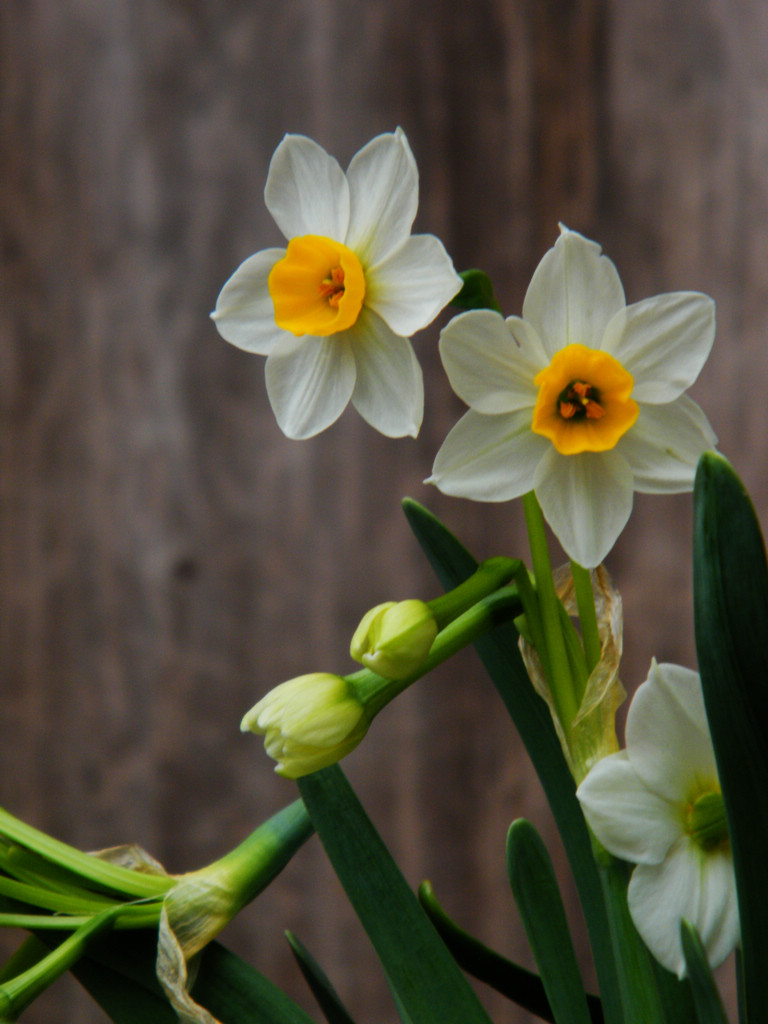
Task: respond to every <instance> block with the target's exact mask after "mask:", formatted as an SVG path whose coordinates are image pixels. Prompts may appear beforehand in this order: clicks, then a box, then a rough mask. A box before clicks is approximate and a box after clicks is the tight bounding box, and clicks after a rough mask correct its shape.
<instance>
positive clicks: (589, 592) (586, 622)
mask: <svg viewBox="0 0 768 1024" xmlns="http://www.w3.org/2000/svg"><path fill="white" fill-rule="evenodd" d="M571 572H572V574H573V586H574V590H575V592H576V604H577V606H578V609H579V624H580V625H581V640H582V643H583V644H584V653H585V654H586V656H587V667H588V669H589V671H590V672H591V671H592V669H593V668H594V667H595V665H597V664H598V663H599V661H600V653H601V646H602V645H601V643H600V633H599V631H598V628H597V612H596V610H595V592H594V590H593V589H592V573H591V572H590V571H589V569H585V568H584V567H583V566H581V565H579V563H578V562H574V561H573V560H571Z"/></svg>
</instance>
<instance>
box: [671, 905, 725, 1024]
mask: <svg viewBox="0 0 768 1024" xmlns="http://www.w3.org/2000/svg"><path fill="white" fill-rule="evenodd" d="M680 938H681V940H682V944H683V956H684V957H685V969H686V972H687V974H688V977H689V979H690V982H691V988H692V990H693V1000H694V1003H695V1005H696V1017H697V1020H698V1022H699V1024H728V1018H727V1017H726V1016H725V1010H724V1009H723V1004H722V1002H721V1001H720V994H719V993H718V991H717V985H716V984H715V979H714V978H713V977H712V970H711V968H710V966H709V962H708V961H707V954H706V953H705V952H704V947H703V946H702V944H701V939H700V938H699V933H698V932H697V931H696V929H695V928H694V927H693V925H692V924H690V922H688V921H681V923H680Z"/></svg>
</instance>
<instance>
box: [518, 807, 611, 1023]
mask: <svg viewBox="0 0 768 1024" xmlns="http://www.w3.org/2000/svg"><path fill="white" fill-rule="evenodd" d="M507 871H508V873H509V882H510V885H511V886H512V892H513V893H514V895H515V902H516V903H517V907H518V910H519V911H520V917H521V918H522V920H523V925H524V927H525V933H526V935H527V936H528V941H529V942H530V944H531V949H532V951H533V955H534V957H535V959H536V963H537V964H538V967H539V972H540V974H541V981H542V984H543V985H544V990H545V992H546V993H547V998H548V1000H549V1005H550V1006H551V1007H552V1013H553V1015H554V1019H555V1021H556V1022H557V1024H591V1020H592V1018H591V1016H590V1013H589V1008H588V1006H587V997H586V993H585V992H584V984H583V982H582V980H581V972H580V971H579V965H578V963H577V962H576V953H575V951H574V948H573V941H572V939H571V933H570V931H569V929H568V921H567V920H566V917H565V908H564V907H563V901H562V899H561V897H560V889H559V887H558V884H557V879H556V877H555V871H554V868H553V867H552V861H551V860H550V859H549V854H548V853H547V849H546V847H545V846H544V842H543V840H542V838H541V836H540V835H539V833H538V832H537V831H536V829H535V828H534V827H533V825H531V823H530V822H529V821H526V820H525V819H524V818H520V819H519V820H518V821H515V822H513V823H512V825H510V828H509V832H508V834H507Z"/></svg>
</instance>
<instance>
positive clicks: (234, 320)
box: [211, 249, 285, 356]
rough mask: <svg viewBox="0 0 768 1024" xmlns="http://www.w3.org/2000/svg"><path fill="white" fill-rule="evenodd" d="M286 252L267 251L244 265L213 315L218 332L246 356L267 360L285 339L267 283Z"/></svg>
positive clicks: (220, 299) (234, 275) (257, 254)
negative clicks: (276, 344)
mask: <svg viewBox="0 0 768 1024" xmlns="http://www.w3.org/2000/svg"><path fill="white" fill-rule="evenodd" d="M283 256H285V249H264V250H262V251H261V252H257V253H256V254H255V255H253V256H249V257H248V259H247V260H246V261H245V262H244V263H241V264H240V266H239V267H238V268H237V270H236V271H235V272H234V274H233V275H232V277H230V279H229V280H228V281H227V283H226V284H225V285H224V287H223V288H222V289H221V292H220V293H219V297H218V299H217V300H216V309H215V310H214V311H213V313H211V317H212V319H213V322H214V323H215V324H216V330H217V331H218V332H219V334H220V335H221V336H222V338H225V339H226V340H227V341H229V342H231V343H232V344H233V345H237V347H238V348H243V349H245V350H246V352H255V353H256V354H257V355H260V356H266V355H269V353H270V352H271V350H272V346H273V345H274V344H275V342H277V341H279V339H280V338H282V337H284V336H285V331H283V330H282V329H281V328H280V327H278V326H277V324H276V323H275V307H274V304H273V302H272V296H271V295H270V294H269V287H268V285H267V279H268V278H269V272H270V271H271V270H272V267H274V265H275V264H276V263H277V261H278V260H280V259H282V258H283Z"/></svg>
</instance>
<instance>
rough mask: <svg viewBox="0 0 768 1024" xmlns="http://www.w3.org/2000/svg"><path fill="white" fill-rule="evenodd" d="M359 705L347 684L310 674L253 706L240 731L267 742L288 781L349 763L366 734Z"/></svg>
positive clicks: (322, 674)
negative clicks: (342, 760)
mask: <svg viewBox="0 0 768 1024" xmlns="http://www.w3.org/2000/svg"><path fill="white" fill-rule="evenodd" d="M364 712H365V709H364V706H363V704H362V703H361V701H360V700H359V699H358V697H357V696H356V694H355V691H354V689H353V688H352V687H350V685H349V683H348V682H347V680H346V679H344V678H342V677H341V676H336V675H332V674H331V673H329V672H312V673H310V674H309V675H305V676H298V677H297V678H296V679H289V680H288V682H285V683H281V684H280V685H279V686H276V687H275V688H274V690H270V692H269V693H268V694H267V695H266V696H265V697H262V699H261V700H260V701H259V702H258V704H256V705H254V707H252V708H251V710H250V711H249V712H248V713H247V714H246V715H245V717H244V718H243V720H242V722H241V723H240V728H241V729H242V731H243V732H248V731H250V732H254V733H257V734H260V735H263V736H264V748H265V750H266V751H267V753H268V754H269V756H270V757H272V758H274V759H275V761H277V766H276V768H275V771H276V772H277V773H278V775H284V776H285V777H286V778H288V779H297V778H299V777H300V776H302V775H308V774H309V773H310V772H315V771H317V770H318V769H320V768H326V767H327V766H328V765H329V764H335V763H336V762H337V761H339V760H341V758H342V757H345V756H346V755H347V754H348V753H349V752H350V751H351V750H353V749H354V748H355V747H356V746H357V744H358V743H359V742H360V740H362V738H363V737H364V736H365V734H366V732H367V731H368V725H369V721H368V719H367V718H366V716H365V713H364Z"/></svg>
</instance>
